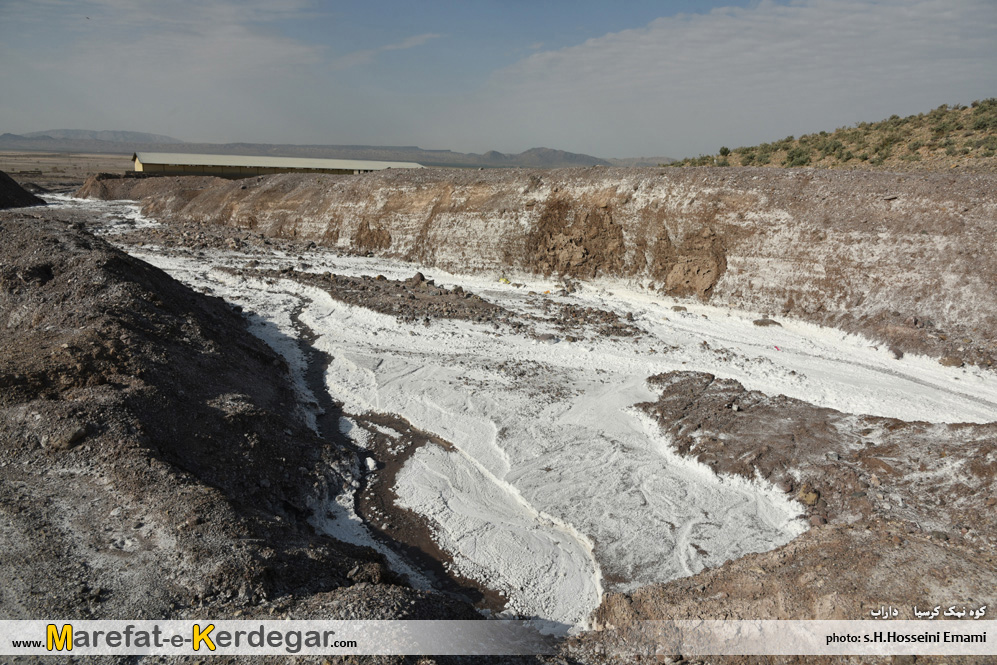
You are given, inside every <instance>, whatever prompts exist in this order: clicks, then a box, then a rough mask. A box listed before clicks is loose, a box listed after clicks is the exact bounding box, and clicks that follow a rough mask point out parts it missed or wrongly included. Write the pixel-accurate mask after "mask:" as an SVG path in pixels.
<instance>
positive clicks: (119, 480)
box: [0, 212, 476, 619]
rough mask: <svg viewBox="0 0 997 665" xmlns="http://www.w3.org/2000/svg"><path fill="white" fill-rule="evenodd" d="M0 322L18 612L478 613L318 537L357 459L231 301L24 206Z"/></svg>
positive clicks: (1, 268) (7, 517) (2, 526)
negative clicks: (320, 520) (313, 419)
mask: <svg viewBox="0 0 997 665" xmlns="http://www.w3.org/2000/svg"><path fill="white" fill-rule="evenodd" d="M0 327H2V328H3V330H4V331H5V332H4V334H3V336H0V386H2V390H0V484H2V486H3V491H2V492H0V516H2V518H3V519H2V520H0V542H3V543H4V547H3V548H0V574H2V576H3V579H5V580H7V582H6V583H5V584H4V585H3V588H2V589H0V608H2V610H3V616H4V617H5V618H38V617H45V616H59V617H79V618H129V619H132V618H161V617H174V618H182V617H188V616H194V615H195V614H196V615H197V616H203V615H204V613H205V612H207V613H209V614H210V615H211V616H225V617H246V618H250V617H253V616H260V617H262V616H267V617H271V616H277V617H280V616H294V617H296V618H297V617H302V616H316V617H319V616H321V617H322V618H360V617H362V618H368V619H369V618H476V614H475V613H474V611H473V609H472V608H471V607H470V605H469V604H466V603H463V602H460V601H457V600H454V599H451V598H449V597H446V596H443V595H440V594H436V593H430V592H421V591H415V590H413V589H411V588H408V587H407V585H405V584H404V583H403V582H401V581H400V580H398V579H395V578H394V576H393V575H392V573H390V572H389V571H388V569H387V568H386V566H385V565H384V562H383V560H382V557H381V556H380V555H379V554H377V553H375V552H374V551H373V550H369V549H366V548H363V547H356V546H353V545H348V544H346V543H342V542H338V541H336V540H333V539H331V538H328V537H325V536H321V535H318V534H317V533H315V531H314V530H313V529H312V527H311V526H310V525H309V522H308V520H309V518H310V517H311V512H312V507H313V506H315V505H317V504H316V502H315V499H316V497H318V496H322V495H334V494H337V493H339V492H340V491H341V490H342V488H343V487H344V486H345V485H346V484H348V483H351V482H354V478H355V474H356V473H357V471H358V463H357V461H356V459H355V456H354V455H353V454H352V453H351V451H350V450H349V449H347V448H346V447H345V443H344V442H343V441H339V440H336V439H330V438H323V437H319V436H317V435H316V434H315V433H314V432H313V431H311V430H310V429H309V428H308V427H307V426H306V425H305V424H304V421H303V418H302V417H301V416H300V415H299V414H297V413H296V409H295V405H296V404H298V403H299V399H298V396H297V394H296V392H295V389H294V387H293V386H292V384H291V382H290V379H289V378H288V371H287V367H286V364H285V363H284V361H283V360H282V359H281V358H280V357H279V356H277V355H276V354H275V353H274V352H273V351H272V350H271V349H270V348H269V347H268V346H267V345H266V344H264V343H263V342H262V341H260V340H259V339H257V338H256V337H254V336H253V335H251V334H250V333H249V332H248V330H247V328H246V322H245V320H244V319H243V317H242V316H241V315H239V314H238V313H237V312H235V311H234V310H233V309H232V308H231V307H230V306H229V305H228V304H226V303H225V302H224V301H222V300H221V299H218V298H213V297H208V296H205V295H202V294H199V293H196V292H194V291H192V290H191V289H189V288H187V287H185V286H183V285H181V284H179V283H178V282H176V281H175V280H173V279H172V278H170V277H169V276H167V275H166V274H165V273H163V272H161V271H160V270H158V269H155V268H153V267H151V266H149V265H148V264H145V263H144V262H142V261H139V260H137V259H134V258H132V257H129V256H128V255H126V254H124V253H123V252H121V251H119V250H117V249H115V248H113V247H111V246H110V245H109V244H107V243H106V242H105V241H103V240H101V239H98V238H95V237H94V236H92V235H91V234H89V233H87V232H86V231H84V230H82V224H78V225H76V226H72V225H67V224H65V223H61V222H57V221H52V220H49V219H46V218H45V217H44V216H43V215H37V214H27V213H20V212H9V213H3V215H0Z"/></svg>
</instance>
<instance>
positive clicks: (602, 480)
mask: <svg viewBox="0 0 997 665" xmlns="http://www.w3.org/2000/svg"><path fill="white" fill-rule="evenodd" d="M132 251H133V253H135V254H136V255H138V256H139V257H140V258H143V259H145V260H147V261H149V262H150V263H153V264H154V265H157V266H159V267H161V268H163V269H164V270H166V271H167V272H169V273H171V274H173V275H174V276H176V277H177V278H178V279H181V280H182V281H184V282H187V283H189V284H193V285H195V286H200V287H205V286H207V287H210V288H211V289H212V290H213V291H214V292H215V293H216V294H218V295H221V296H223V297H225V298H226V299H228V300H230V301H232V302H236V303H239V304H241V305H242V306H243V307H244V308H246V310H247V312H252V313H253V314H252V316H255V317H259V319H260V320H265V321H267V322H269V323H270V324H272V325H273V326H274V327H275V328H276V329H278V330H279V331H280V332H281V333H282V334H283V335H284V336H287V337H294V336H295V335H296V334H297V332H296V331H295V330H294V328H293V326H292V325H291V317H290V315H289V312H291V311H292V309H300V311H299V313H298V317H299V320H300V321H301V322H302V323H304V324H305V325H307V326H308V327H309V328H310V329H311V330H312V331H313V332H314V333H315V334H316V335H317V339H316V341H315V342H314V343H315V345H316V346H317V347H318V348H319V349H320V350H322V351H324V352H325V353H327V354H329V356H331V359H332V360H331V363H330V365H329V368H328V372H327V375H326V387H327V389H328V390H329V393H330V395H331V396H332V397H333V398H334V399H336V400H339V401H341V402H342V403H343V405H344V409H345V411H347V412H353V413H360V412H364V411H376V412H386V413H392V414H397V415H399V416H402V417H404V418H406V419H408V420H409V421H410V422H411V423H412V424H413V425H414V426H416V427H419V428H421V429H423V430H426V431H429V432H432V433H434V434H437V435H439V436H441V437H443V438H445V439H447V440H448V441H450V442H451V443H452V444H453V445H454V447H455V450H453V451H446V450H443V449H441V448H438V447H435V446H427V447H424V448H420V449H419V450H417V451H416V452H415V454H414V455H413V456H412V458H410V460H409V461H408V462H407V463H406V466H405V467H404V468H403V470H402V471H401V473H399V475H398V477H397V485H396V488H395V489H396V492H397V494H398V496H399V501H400V503H401V505H402V506H404V507H407V508H409V509H411V510H414V511H416V512H419V513H421V514H423V515H425V516H426V517H427V518H428V519H429V520H430V522H431V523H432V524H433V525H434V529H435V535H436V538H437V540H438V542H439V543H440V544H441V546H443V547H444V548H445V549H446V550H447V551H449V552H450V553H451V555H452V558H453V565H454V567H455V568H456V569H457V571H458V572H460V573H461V574H464V575H467V576H470V577H474V578H476V579H478V580H481V581H483V582H486V583H487V584H489V585H490V586H493V587H494V588H496V589H499V590H501V591H503V592H505V593H506V594H507V595H508V597H509V599H510V601H509V610H510V611H512V612H515V613H518V614H522V615H526V616H532V617H539V618H542V619H545V620H547V621H549V622H551V623H552V625H555V626H560V627H562V628H568V627H573V626H582V625H585V623H586V621H587V618H588V615H589V613H590V612H591V610H593V609H594V608H595V607H596V606H597V605H598V603H599V600H600V597H601V594H602V592H603V591H604V590H626V589H632V588H634V587H637V586H641V585H644V584H648V583H652V582H662V581H667V580H669V579H673V578H675V577H680V576H685V575H690V574H693V573H695V572H697V571H698V570H701V569H702V568H703V567H705V566H715V565H718V564H720V563H722V562H723V561H725V560H727V559H732V558H736V557H739V556H743V555H744V554H747V553H750V552H759V551H765V550H769V549H772V548H774V547H777V546H779V545H781V544H784V543H786V542H788V541H789V540H791V539H792V538H794V537H795V536H797V535H799V534H800V533H802V532H803V531H804V530H805V526H804V525H803V523H802V521H801V520H800V519H798V516H799V515H800V507H799V505H798V504H795V503H794V502H791V501H790V500H788V499H787V498H786V497H785V496H784V495H782V494H781V493H779V492H777V491H775V490H774V489H773V488H772V487H771V486H770V485H769V484H768V483H765V482H749V481H746V480H744V479H741V478H739V477H718V476H717V475H715V474H714V473H713V472H712V471H711V470H710V469H709V468H707V467H705V466H703V465H701V464H699V463H697V462H695V461H692V460H689V459H684V458H680V457H678V456H677V455H675V454H674V452H672V449H671V447H670V446H669V444H668V441H667V440H666V438H665V437H664V436H663V435H662V434H661V433H660V431H659V430H658V429H657V427H656V426H655V425H654V424H653V423H650V422H648V421H647V420H646V419H645V418H644V417H643V416H641V415H639V414H638V413H637V412H636V410H634V409H633V408H632V406H633V405H634V404H635V403H637V402H641V401H646V400H650V399H653V398H654V397H655V394H654V393H653V392H651V391H650V390H649V389H648V387H647V385H646V382H645V379H646V378H647V377H648V376H650V375H653V374H656V373H660V372H666V371H673V370H697V371H707V372H711V373H713V374H715V375H717V376H720V377H725V378H733V379H736V380H738V381H740V382H742V383H743V384H744V385H745V387H747V388H749V389H756V390H761V391H763V392H765V393H768V394H779V393H782V394H786V395H789V396H791V397H796V398H799V399H802V400H805V401H808V402H810V403H813V404H816V405H818V406H827V407H832V408H836V409H839V410H841V411H845V412H850V413H870V414H875V415H883V416H891V417H898V418H903V419H906V420H928V421H932V422H960V421H971V422H989V421H993V420H995V419H997V380H995V377H994V376H993V375H992V374H987V373H984V372H982V371H979V370H977V369H975V368H960V369H956V368H946V367H941V366H940V365H938V363H937V362H935V361H933V360H930V359H927V358H918V357H913V356H905V357H904V358H903V359H902V360H895V359H893V358H892V356H891V355H890V354H889V353H888V352H887V351H886V350H885V349H876V348H873V347H872V346H871V345H870V343H869V342H868V341H867V340H864V339H862V338H860V337H855V336H848V335H844V334H842V333H840V332H839V331H835V330H831V329H826V328H820V327H818V326H813V325H809V324H803V323H799V322H792V321H783V322H782V323H783V326H784V327H782V328H777V327H767V328H760V327H757V326H754V325H753V324H752V319H753V318H758V317H757V315H754V314H751V313H746V312H737V311H732V310H726V309H719V308H713V307H709V306H705V305H697V304H688V303H686V307H687V308H688V310H689V311H687V312H673V311H672V310H671V309H670V308H669V306H670V305H672V304H673V303H674V301H672V300H669V299H662V298H658V297H656V296H653V295H648V294H646V293H639V292H634V291H630V290H627V289H626V288H625V287H624V286H623V285H620V284H612V283H606V282H604V283H601V284H596V285H585V286H583V288H582V290H581V291H580V292H579V293H576V294H573V295H572V296H569V297H564V298H560V297H555V298H554V300H556V301H563V302H571V303H573V304H576V305H579V306H583V307H586V306H594V307H599V308H602V309H608V310H612V311H615V312H617V313H619V314H620V315H625V314H627V313H631V314H633V316H634V321H635V325H637V326H639V327H640V328H642V329H643V330H644V331H645V332H646V333H647V336H646V337H645V339H643V340H638V341H634V340H630V339H619V338H615V339H614V338H596V339H593V340H589V341H584V342H579V343H567V342H561V343H557V344H553V345H549V344H541V343H538V342H537V341H535V340H533V339H530V338H526V337H522V336H517V335H516V334H514V333H511V332H509V331H507V330H506V329H502V330H501V331H500V334H496V331H495V330H494V329H493V328H492V327H491V326H489V325H484V324H476V323H471V322H463V321H449V320H439V321H435V322H434V323H433V325H432V326H431V327H428V328H427V327H423V326H421V325H419V326H410V325H405V324H400V323H398V322H397V321H396V319H395V317H393V316H386V315H383V314H378V313H375V312H373V311H370V310H367V309H364V308H360V307H355V306H349V305H345V304H343V303H340V302H337V301H334V300H333V299H332V298H330V297H329V296H328V295H327V294H325V293H324V292H322V291H320V290H318V289H314V288H311V287H304V286H301V285H299V284H297V283H294V282H291V281H288V280H277V281H274V282H273V283H267V282H265V281H260V280H245V279H242V278H240V277H237V276H233V275H231V274H228V273H223V272H220V271H213V270H212V269H211V268H212V266H222V265H229V266H234V267H239V266H241V265H242V264H243V263H244V262H245V260H246V258H247V257H245V256H243V255H239V254H237V253H234V252H205V255H204V257H199V258H198V259H196V260H195V259H190V258H184V257H177V256H165V255H162V254H158V253H155V252H153V251H147V250H143V251H141V252H136V251H134V250H132ZM253 258H255V259H257V260H260V262H261V263H262V264H263V266H262V267H274V266H283V265H287V263H288V262H289V261H294V257H290V256H287V255H279V254H277V255H275V256H274V257H273V258H272V259H269V260H268V259H260V257H258V256H254V257H253ZM308 262H309V263H310V264H311V265H312V266H313V267H312V268H310V270H311V271H314V272H324V271H326V270H329V271H332V272H337V273H340V274H347V275H362V274H366V275H374V274H379V273H380V274H384V275H386V276H388V277H389V278H407V277H409V276H411V275H412V273H414V272H415V270H416V269H417V267H416V266H413V265H411V264H405V263H402V262H393V261H386V260H380V259H361V258H355V257H338V256H335V255H332V254H323V253H321V252H311V253H309V256H308ZM422 271H423V272H425V273H427V274H428V275H429V276H430V277H435V278H436V280H437V282H439V283H444V284H447V285H453V284H460V285H461V286H462V287H463V288H465V289H467V290H470V291H472V292H475V293H478V294H479V295H482V296H483V297H485V298H486V299H488V300H491V301H493V302H496V303H498V304H500V305H502V306H503V307H506V308H508V309H510V310H513V311H526V312H537V311H539V310H538V304H539V300H540V299H539V297H538V296H536V295H530V294H528V293H527V290H528V289H532V290H533V291H535V292H542V291H544V290H548V289H552V288H557V287H556V285H554V284H553V283H551V282H541V281H533V282H528V283H527V286H526V288H524V289H514V288H512V287H511V286H503V285H500V284H497V283H496V279H497V276H492V277H483V276H480V275H479V276H471V277H468V276H457V275H449V274H445V273H442V272H441V271H434V270H429V269H422ZM523 281H525V280H523ZM410 332H414V333H415V335H412V334H410ZM267 337H270V338H272V337H273V335H267V336H266V337H265V339H266V338H267ZM703 342H706V344H703ZM652 349H654V350H655V351H652ZM278 350H282V349H278ZM283 351H285V352H286V351H288V349H283ZM663 351H664V352H663ZM292 356H293V354H292ZM509 363H513V364H518V366H520V367H522V368H525V369H526V370H527V372H526V373H525V375H523V376H522V377H515V376H510V375H509V374H507V373H506V372H504V371H503V364H509ZM293 366H294V363H292V367H293ZM551 387H553V388H561V389H562V390H557V391H550V390H546V389H547V388H551ZM340 504H342V501H340ZM341 507H342V509H343V511H345V512H349V511H347V506H345V505H341ZM342 517H346V518H348V520H347V521H348V522H355V521H356V520H355V519H352V518H349V516H348V515H345V514H344V515H343V516H342ZM354 518H355V516H354ZM340 523H341V524H343V522H342V521H340ZM358 526H359V525H358V524H352V525H350V528H349V529H346V532H349V533H346V535H348V536H349V539H354V541H356V539H360V540H362V539H363V533H361V532H360V531H358V530H357V528H358ZM330 528H331V527H330ZM354 532H356V533H354ZM344 533H345V532H344ZM368 544H369V543H368Z"/></svg>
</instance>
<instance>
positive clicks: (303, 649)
mask: <svg viewBox="0 0 997 665" xmlns="http://www.w3.org/2000/svg"><path fill="white" fill-rule="evenodd" d="M990 623H991V621H989V620H984V621H968V620H967V621H894V620H883V621H874V620H873V621H869V620H867V621H775V620H759V621H717V620H703V621H640V622H636V623H634V624H632V625H630V626H628V627H626V628H625V629H619V630H617V629H607V630H601V631H597V632H594V633H589V634H588V635H586V636H584V637H582V641H581V643H582V644H587V645H588V646H589V647H592V646H596V645H598V648H599V649H600V650H603V651H604V652H606V653H614V654H617V655H631V656H633V655H646V656H654V655H675V654H682V655H687V656H705V655H715V656H734V655H740V656H779V655H784V656H790V655H793V656H818V655H843V656H845V655H851V656H874V655H883V656H886V655H934V656H956V655H966V656H971V655H977V656H997V631H995V630H990V628H989V627H990ZM557 648H558V640H557V639H556V638H554V637H551V636H548V635H544V634H541V633H540V632H539V631H538V630H537V628H536V626H535V625H533V624H531V623H530V622H525V621H312V620H288V621H252V620H242V621H228V620H219V621H212V620H202V621H72V620H65V621H57V620H37V621H0V655H2V656H15V655H20V656H29V655H56V654H63V655H73V656H97V655H119V656H120V655H178V656H189V655H200V656H208V655H229V656H238V655H241V656H250V655H326V656H328V655H342V656H347V655H413V656H414V655H427V656H428V655H436V656H444V655H454V656H456V655H463V656H484V655H494V656H514V655H544V654H551V653H554V652H555V651H556V650H557ZM568 648H569V650H570V648H571V647H568Z"/></svg>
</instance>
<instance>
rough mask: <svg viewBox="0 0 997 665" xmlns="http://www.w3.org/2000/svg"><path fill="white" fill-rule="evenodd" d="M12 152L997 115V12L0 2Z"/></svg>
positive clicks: (774, 6)
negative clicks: (130, 134) (45, 146)
mask: <svg viewBox="0 0 997 665" xmlns="http://www.w3.org/2000/svg"><path fill="white" fill-rule="evenodd" d="M0 91H2V93H3V94H2V95H0V132H2V131H9V132H14V133H20V132H30V131H37V130H42V129H55V128H87V129H131V130H137V131H149V132H155V133H160V134H169V135H171V136H176V137H177V138H181V139H184V140H188V141H206V142H233V141H248V142H287V143H337V144H377V145H419V146H421V147H424V148H431V149H453V150H460V151H473V152H483V151H486V150H492V149H494V150H501V151H503V152H519V151H522V150H526V149H528V148H532V147H537V146H545V147H552V148H560V149H563V150H571V151H575V152H585V153H589V154H594V155H597V156H601V157H623V156H642V155H646V156H652V155H655V156H660V155H667V156H674V157H681V156H686V155H695V154H699V153H705V152H714V151H716V150H717V148H718V147H719V146H720V145H730V146H731V147H734V146H737V145H748V144H753V143H757V142H759V141H767V140H775V139H779V138H782V137H783V136H786V135H787V134H800V133H804V132H808V131H818V130H821V129H829V130H830V129H834V128H836V127H839V126H843V125H848V124H852V123H854V122H857V121H862V120H878V119H881V118H884V117H887V116H889V115H891V114H893V113H898V114H901V115H905V114H909V113H917V112H921V111H927V110H930V109H931V108H934V107H936V106H938V105H939V104H942V103H968V102H971V101H973V100H974V99H982V98H986V97H993V96H997V2H994V1H993V0H793V1H784V2H776V1H774V0H746V1H741V2H737V1H727V2H713V1H710V2H693V1H691V0H681V1H675V2H664V1H660V2H651V1H649V0H632V1H619V2H607V1H606V0H603V1H601V2H590V1H587V0H576V1H570V2H569V1H553V0H548V1H543V0H533V1H525V0H506V1H504V2H499V1H497V0H494V1H478V2H472V1H466V2H457V1H445V2H443V1H430V0H409V1H407V2H401V1H391V2H377V1H376V0H371V1H369V2H322V1H320V0H239V1H236V0H218V1H214V2H211V1H207V0H169V1H164V0H0Z"/></svg>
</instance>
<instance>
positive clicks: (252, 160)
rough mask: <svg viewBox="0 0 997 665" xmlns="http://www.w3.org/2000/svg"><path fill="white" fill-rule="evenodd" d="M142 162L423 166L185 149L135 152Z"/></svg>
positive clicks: (363, 167) (356, 167)
mask: <svg viewBox="0 0 997 665" xmlns="http://www.w3.org/2000/svg"><path fill="white" fill-rule="evenodd" d="M136 159H137V160H138V161H140V162H142V163H143V164H171V165H175V166H242V167H247V168H254V167H259V168H277V169H343V170H353V171H380V170H382V169H421V168H423V166H422V164H416V163H415V162H376V161H370V160H359V159H308V158H302V157H265V156H259V155H257V156H253V155H196V154H191V153H182V152H136V153H135V154H133V155H132V160H136Z"/></svg>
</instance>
